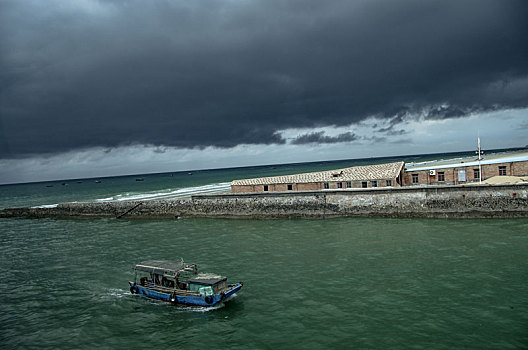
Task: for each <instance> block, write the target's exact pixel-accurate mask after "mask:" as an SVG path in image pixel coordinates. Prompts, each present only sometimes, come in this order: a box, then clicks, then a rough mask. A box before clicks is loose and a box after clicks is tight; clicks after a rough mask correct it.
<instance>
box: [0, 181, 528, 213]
mask: <svg viewBox="0 0 528 350" xmlns="http://www.w3.org/2000/svg"><path fill="white" fill-rule="evenodd" d="M9 217H25V218H134V219H167V218H170V219H174V218H185V217H201V218H247V219H275V218H331V217H398V218H412V217H424V218H513V217H528V184H527V183H522V184H514V185H464V186H417V187H402V188H369V189H361V190H323V191H306V192H274V193H246V194H217V195H196V196H192V198H190V199H180V200H152V201H126V202H84V203H78V202H75V203H62V204H59V205H57V206H53V207H33V208H9V209H3V210H0V218H9Z"/></svg>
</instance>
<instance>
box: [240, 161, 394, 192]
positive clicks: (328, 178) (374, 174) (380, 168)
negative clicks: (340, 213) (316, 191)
mask: <svg viewBox="0 0 528 350" xmlns="http://www.w3.org/2000/svg"><path fill="white" fill-rule="evenodd" d="M402 168H403V162H395V163H386V164H375V165H365V166H355V167H350V168H343V169H335V170H327V171H318V172H314V173H304V174H294V175H282V176H270V177H260V178H254V179H244V180H234V181H232V182H231V185H234V186H243V185H271V184H293V183H311V182H332V181H361V180H383V179H394V178H396V177H398V175H399V173H400V171H401V169H402Z"/></svg>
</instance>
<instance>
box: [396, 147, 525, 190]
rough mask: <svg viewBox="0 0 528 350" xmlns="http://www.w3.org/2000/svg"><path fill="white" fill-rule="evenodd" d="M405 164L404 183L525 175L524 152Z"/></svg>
mask: <svg viewBox="0 0 528 350" xmlns="http://www.w3.org/2000/svg"><path fill="white" fill-rule="evenodd" d="M475 158H476V156H475V157H473V158H465V159H457V160H447V161H437V162H427V163H421V164H407V165H406V167H405V175H404V184H405V186H413V185H443V184H444V185H457V184H465V183H474V182H480V181H481V180H482V181H483V180H486V179H489V178H491V177H494V176H528V152H518V153H508V154H497V155H490V156H487V157H485V158H483V159H481V160H478V159H475Z"/></svg>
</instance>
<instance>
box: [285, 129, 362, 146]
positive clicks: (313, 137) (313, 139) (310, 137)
mask: <svg viewBox="0 0 528 350" xmlns="http://www.w3.org/2000/svg"><path fill="white" fill-rule="evenodd" d="M357 139H358V137H357V136H356V135H354V134H353V133H351V132H345V133H343V134H339V135H337V136H326V135H325V134H324V131H319V132H312V133H308V134H304V135H301V136H299V137H297V138H295V139H294V140H293V141H292V142H291V143H292V144H294V145H303V144H307V143H339V142H351V141H355V140H357Z"/></svg>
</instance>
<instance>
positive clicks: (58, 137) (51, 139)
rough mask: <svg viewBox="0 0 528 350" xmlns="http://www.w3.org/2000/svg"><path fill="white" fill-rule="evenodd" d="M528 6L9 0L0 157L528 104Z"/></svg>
mask: <svg viewBox="0 0 528 350" xmlns="http://www.w3.org/2000/svg"><path fill="white" fill-rule="evenodd" d="M527 18H528V2H527V1H522V0H521V1H514V0H511V1H510V0H508V1H496V0H491V1H487V0H478V1H477V0H475V1H408V0H399V1H388V0H387V1H380V0H369V1H341V0H339V1H328V2H327V1H320V0H303V1H279V0H262V1H206V0H193V1H169V0H165V1H143V0H142V1H139V0H138V1H134V0H131V1H88V0H84V1H61V0H52V1H46V2H44V1H16V0H4V1H2V2H1V3H0V33H1V34H0V50H1V51H0V158H18V157H24V156H28V155H32V154H40V153H48V154H52V153H58V152H65V151H70V150H76V149H84V148H89V147H95V146H102V147H109V148H112V147H117V146H121V145H134V144H149V145H155V146H174V147H184V148H193V147H206V146H211V145H212V146H217V147H232V146H235V145H238V144H260V143H262V144H270V143H284V142H286V141H285V140H284V139H282V138H281V136H280V134H279V133H277V131H279V130H283V129H287V128H299V127H304V128H310V127H317V126H325V125H337V126H339V125H350V124H352V123H356V122H359V121H361V120H364V119H365V118H367V117H369V116H377V117H379V118H387V119H389V120H391V121H392V122H393V123H396V122H398V121H399V120H401V118H402V117H403V116H405V115H416V114H420V115H422V116H425V117H426V118H456V117H462V116H465V115H467V114H469V113H473V112H479V111H489V110H500V109H506V108H517V107H526V106H528V45H527V44H526V40H527V39H526V38H528V21H527V20H526V19H527ZM359 136H360V135H355V134H353V133H344V134H342V135H339V136H338V137H334V138H330V137H327V136H324V135H322V134H320V133H312V134H307V135H304V136H302V137H300V138H298V139H296V140H293V143H296V144H302V143H305V142H322V143H325V142H336V141H347V140H348V141H351V140H354V139H356V138H357V137H359Z"/></svg>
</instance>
